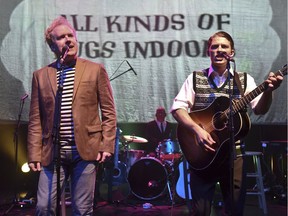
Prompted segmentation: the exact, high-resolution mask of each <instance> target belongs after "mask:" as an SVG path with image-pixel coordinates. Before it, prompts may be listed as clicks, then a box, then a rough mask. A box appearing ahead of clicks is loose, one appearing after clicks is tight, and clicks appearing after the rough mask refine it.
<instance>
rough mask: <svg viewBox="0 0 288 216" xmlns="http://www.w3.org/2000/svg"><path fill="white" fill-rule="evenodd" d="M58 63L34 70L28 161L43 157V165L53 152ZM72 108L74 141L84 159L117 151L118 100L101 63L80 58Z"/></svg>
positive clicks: (38, 159) (49, 160)
mask: <svg viewBox="0 0 288 216" xmlns="http://www.w3.org/2000/svg"><path fill="white" fill-rule="evenodd" d="M55 65H56V64H55V63H52V64H51V65H48V66H46V67H44V68H41V69H40V70H37V71H35V72H34V73H33V79H32V93H31V104H30V113H29V124H28V140H27V142H28V143H27V146H28V162H38V161H40V162H41V163H42V165H43V166H47V165H49V164H50V162H51V161H52V160H53V152H54V151H53V149H54V144H53V136H52V133H53V119H54V108H55V97H56V94H57V88H58V86H57V79H56V71H57V70H56V67H55ZM99 108H100V110H101V111H100V112H99ZM72 112H73V120H74V134H75V142H76V146H77V149H78V152H79V154H80V156H81V157H82V158H83V159H84V160H96V158H97V154H98V152H99V151H106V152H110V153H114V145H115V136H116V111H115V104H114V98H113V94H112V88H111V86H110V82H109V78H108V75H107V73H106V71H105V69H104V68H103V67H102V66H101V65H100V64H96V63H94V62H91V61H88V60H84V59H81V58H77V61H76V72H75V81H74V92H73V99H72ZM101 119H102V121H101Z"/></svg>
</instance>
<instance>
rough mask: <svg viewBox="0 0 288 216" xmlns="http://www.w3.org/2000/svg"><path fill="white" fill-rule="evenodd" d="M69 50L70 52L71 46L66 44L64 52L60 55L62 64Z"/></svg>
mask: <svg viewBox="0 0 288 216" xmlns="http://www.w3.org/2000/svg"><path fill="white" fill-rule="evenodd" d="M68 52H69V46H67V45H65V46H64V47H63V49H62V54H61V56H60V64H63V62H64V60H65V58H66V56H67V54H68Z"/></svg>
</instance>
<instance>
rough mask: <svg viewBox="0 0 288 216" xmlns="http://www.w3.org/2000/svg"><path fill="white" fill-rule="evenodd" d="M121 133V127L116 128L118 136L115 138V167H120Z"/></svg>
mask: <svg viewBox="0 0 288 216" xmlns="http://www.w3.org/2000/svg"><path fill="white" fill-rule="evenodd" d="M119 135H120V129H119V128H118V127H117V129H116V138H115V151H114V152H115V153H114V167H118V155H119Z"/></svg>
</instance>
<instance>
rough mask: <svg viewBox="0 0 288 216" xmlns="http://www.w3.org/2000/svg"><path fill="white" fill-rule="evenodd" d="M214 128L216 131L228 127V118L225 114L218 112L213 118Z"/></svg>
mask: <svg viewBox="0 0 288 216" xmlns="http://www.w3.org/2000/svg"><path fill="white" fill-rule="evenodd" d="M212 122H213V127H214V129H215V130H223V129H224V128H226V125H227V118H226V116H225V115H224V113H223V112H217V113H215V114H214V115H213V118H212Z"/></svg>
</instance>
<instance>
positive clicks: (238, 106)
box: [233, 65, 287, 113]
mask: <svg viewBox="0 0 288 216" xmlns="http://www.w3.org/2000/svg"><path fill="white" fill-rule="evenodd" d="M275 75H276V76H278V75H281V76H284V75H287V65H285V66H284V67H283V68H282V69H281V70H278V71H277V72H275ZM267 88H268V84H267V83H266V82H263V83H262V84H260V85H259V86H258V87H257V88H255V89H254V90H253V91H251V92H249V93H248V94H247V95H245V96H244V97H242V98H240V99H239V100H238V101H237V102H236V103H234V104H233V112H234V113H236V112H239V111H241V110H242V109H243V108H245V107H246V106H247V105H248V104H249V103H250V102H251V101H252V100H253V99H254V98H256V97H257V96H258V95H260V94H261V93H262V92H264V91H265V90H266V89H267Z"/></svg>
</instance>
